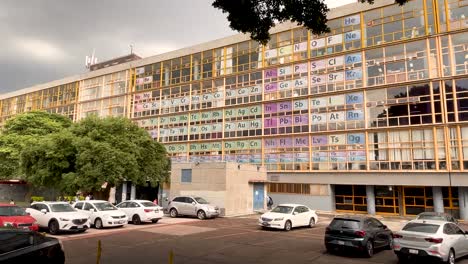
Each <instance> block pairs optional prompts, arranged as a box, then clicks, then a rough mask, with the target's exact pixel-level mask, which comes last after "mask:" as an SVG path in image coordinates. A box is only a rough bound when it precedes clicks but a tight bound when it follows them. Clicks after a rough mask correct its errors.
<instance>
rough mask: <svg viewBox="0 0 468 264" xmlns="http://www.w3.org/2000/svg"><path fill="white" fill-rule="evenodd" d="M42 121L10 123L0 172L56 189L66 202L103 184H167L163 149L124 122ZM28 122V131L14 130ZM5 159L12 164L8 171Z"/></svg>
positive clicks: (44, 118)
mask: <svg viewBox="0 0 468 264" xmlns="http://www.w3.org/2000/svg"><path fill="white" fill-rule="evenodd" d="M47 115H49V114H47V113H43V112H40V113H33V114H32V115H31V116H26V117H25V116H23V115H21V116H19V120H16V118H14V119H12V121H11V122H10V123H9V124H8V126H6V127H5V130H6V131H7V132H4V133H3V134H2V135H1V136H0V168H2V167H3V169H4V170H11V171H14V172H21V175H22V178H24V179H26V180H27V181H28V182H29V183H31V184H32V185H35V186H48V187H54V188H58V189H60V191H61V192H62V193H63V194H67V195H72V196H73V195H75V194H76V192H77V191H78V190H81V191H84V192H91V191H102V185H103V184H104V183H107V188H109V187H113V186H117V185H119V184H121V183H122V182H123V181H125V180H129V181H132V182H134V183H136V184H146V181H149V182H150V183H151V184H152V185H153V186H156V185H157V184H158V182H163V181H167V179H168V177H169V173H168V171H169V169H170V162H169V159H168V157H167V153H166V149H165V148H164V147H163V146H162V145H161V144H159V143H157V142H155V141H154V140H153V139H152V138H151V137H150V136H149V134H148V133H147V132H146V131H145V130H144V129H142V128H140V127H138V126H137V125H136V124H134V123H132V122H131V121H130V120H129V119H127V118H120V117H119V118H116V117H108V118H104V119H101V118H98V117H96V116H89V117H87V118H85V119H83V120H81V121H80V122H78V123H75V124H72V123H71V122H70V121H64V122H63V123H60V122H62V121H63V120H62V119H61V118H57V117H56V116H53V117H51V118H49V119H48V118H47ZM35 118H37V119H39V120H40V122H38V121H37V120H36V119H35ZM56 120H58V121H56ZM28 122H31V124H32V125H31V128H30V129H28V128H24V129H20V127H21V126H23V127H27V126H28ZM40 123H43V124H44V126H43V127H41V126H40ZM2 142H6V143H9V144H6V143H5V144H3V145H2V144H1V143H2ZM18 146H19V147H18ZM8 151H9V152H8ZM8 158H10V159H12V158H14V159H15V160H16V161H17V162H16V163H13V164H12V165H10V167H8V166H7V165H8V162H7V161H9V160H8ZM11 174H13V173H11Z"/></svg>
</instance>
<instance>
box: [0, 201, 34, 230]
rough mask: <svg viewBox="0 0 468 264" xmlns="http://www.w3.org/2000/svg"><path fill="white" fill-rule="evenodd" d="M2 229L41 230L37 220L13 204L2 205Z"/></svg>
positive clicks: (0, 210) (0, 209)
mask: <svg viewBox="0 0 468 264" xmlns="http://www.w3.org/2000/svg"><path fill="white" fill-rule="evenodd" d="M0 227H14V228H18V229H29V230H32V231H37V230H39V226H38V225H37V224H36V219H34V218H33V217H31V216H30V215H29V214H28V213H26V211H25V210H24V209H23V208H21V207H18V206H16V205H13V204H0Z"/></svg>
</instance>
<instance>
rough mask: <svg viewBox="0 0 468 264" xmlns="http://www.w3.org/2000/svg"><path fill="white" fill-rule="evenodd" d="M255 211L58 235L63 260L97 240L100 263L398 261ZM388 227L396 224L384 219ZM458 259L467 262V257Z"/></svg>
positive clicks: (90, 254)
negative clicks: (266, 222) (263, 224)
mask: <svg viewBox="0 0 468 264" xmlns="http://www.w3.org/2000/svg"><path fill="white" fill-rule="evenodd" d="M256 219H257V216H251V217H245V218H218V219H210V220H204V221H200V220H197V219H193V218H177V219H170V218H164V219H162V220H161V221H160V223H158V224H145V225H141V226H134V225H132V224H129V225H127V226H125V227H123V228H117V229H106V230H95V229H92V230H88V231H87V232H86V233H84V234H77V235H73V234H68V235H67V234H65V235H60V236H58V237H59V238H60V239H61V240H62V243H63V245H64V249H65V253H66V263H68V264H81V263H83V264H84V263H86V264H88V263H96V255H97V245H98V240H101V246H102V252H101V263H135V264H143V263H168V258H169V253H170V252H171V250H172V252H173V257H174V263H177V264H180V263H195V264H202V263H206V264H208V263H269V264H273V263H340V264H342V263H398V261H397V258H396V257H395V255H394V253H393V252H392V251H389V250H383V251H378V252H376V254H375V255H374V257H372V258H370V259H367V258H364V257H361V256H359V255H352V254H340V255H330V254H328V253H326V251H325V247H324V246H323V235H324V232H325V227H326V226H327V225H328V223H329V221H330V219H324V218H322V219H321V221H320V222H319V223H318V224H317V226H316V227H314V228H312V229H310V228H299V229H293V230H292V231H290V232H284V231H280V230H262V229H260V228H259V227H258V226H257V220H256ZM385 224H388V226H389V227H390V228H391V229H393V227H395V228H397V227H398V226H399V225H401V224H399V223H393V225H392V223H385ZM393 230H394V229H393ZM457 263H468V259H467V258H465V259H462V260H459V261H458V262H457Z"/></svg>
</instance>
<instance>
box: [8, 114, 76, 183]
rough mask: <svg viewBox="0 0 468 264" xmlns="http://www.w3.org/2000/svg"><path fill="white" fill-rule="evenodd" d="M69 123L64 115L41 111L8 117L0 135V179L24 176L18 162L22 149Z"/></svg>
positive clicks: (68, 125)
mask: <svg viewBox="0 0 468 264" xmlns="http://www.w3.org/2000/svg"><path fill="white" fill-rule="evenodd" d="M71 124H72V122H71V120H70V119H68V118H66V117H64V116H61V115H58V114H51V113H47V112H43V111H32V112H28V113H23V114H19V115H17V116H15V117H14V118H10V119H8V120H7V121H6V123H5V126H4V128H3V129H2V133H1V135H0V179H11V178H16V179H20V178H24V172H23V171H22V170H21V164H20V162H21V155H22V152H23V150H25V149H28V148H29V147H31V146H35V145H36V144H37V143H38V142H39V141H40V140H41V138H43V137H48V136H49V135H50V134H51V133H57V132H59V131H62V130H63V129H65V128H68V127H70V126H71Z"/></svg>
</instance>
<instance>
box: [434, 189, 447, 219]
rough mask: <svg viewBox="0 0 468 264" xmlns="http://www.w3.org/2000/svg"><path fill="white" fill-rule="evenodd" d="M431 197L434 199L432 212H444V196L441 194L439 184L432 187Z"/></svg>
mask: <svg viewBox="0 0 468 264" xmlns="http://www.w3.org/2000/svg"><path fill="white" fill-rule="evenodd" d="M432 199H433V201H434V212H437V213H443V212H444V198H443V196H442V188H441V187H439V186H433V187H432Z"/></svg>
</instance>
